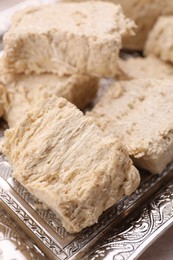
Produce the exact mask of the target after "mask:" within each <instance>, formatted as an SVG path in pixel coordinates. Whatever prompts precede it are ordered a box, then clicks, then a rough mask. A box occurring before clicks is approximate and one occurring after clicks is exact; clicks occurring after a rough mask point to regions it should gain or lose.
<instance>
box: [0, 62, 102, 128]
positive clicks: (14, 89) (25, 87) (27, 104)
mask: <svg viewBox="0 0 173 260" xmlns="http://www.w3.org/2000/svg"><path fill="white" fill-rule="evenodd" d="M1 89H2V90H3V93H4V90H5V95H4V94H3V96H1V97H0V104H1V103H2V108H3V109H4V110H5V113H4V118H5V119H6V120H7V122H8V124H9V126H10V127H13V126H14V125H15V124H16V123H17V122H18V121H19V120H20V119H21V118H22V117H23V116H24V114H25V113H26V112H27V111H28V109H29V108H31V107H32V106H34V104H36V103H37V102H38V100H39V98H40V97H41V96H45V97H46V96H48V95H50V94H54V95H56V96H59V97H64V98H66V99H67V100H69V101H70V102H72V103H73V104H75V105H76V106H77V107H78V108H80V109H84V108H85V107H86V106H87V105H88V103H89V102H91V100H92V99H93V98H94V97H95V95H96V93H97V89H98V80H97V79H96V78H93V77H89V76H85V75H72V76H69V77H67V76H64V77H59V76H58V75H56V74H50V73H44V74H39V75H37V74H31V75H25V74H14V73H11V72H10V71H9V70H7V69H6V68H5V66H4V63H3V60H2V59H1V60H0V90H1ZM1 101H2V102H1ZM0 108H1V106H0ZM0 112H1V110H0ZM0 115H1V116H2V114H0Z"/></svg>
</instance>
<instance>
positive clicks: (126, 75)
mask: <svg viewBox="0 0 173 260" xmlns="http://www.w3.org/2000/svg"><path fill="white" fill-rule="evenodd" d="M118 64H119V68H120V75H119V79H121V80H126V79H128V80H129V79H139V78H142V79H147V78H148V79H173V66H172V65H171V64H169V63H165V62H163V61H161V60H160V59H159V58H157V57H155V56H154V55H150V56H148V57H145V58H142V57H136V58H134V57H131V58H129V59H126V60H123V59H119V62H118Z"/></svg>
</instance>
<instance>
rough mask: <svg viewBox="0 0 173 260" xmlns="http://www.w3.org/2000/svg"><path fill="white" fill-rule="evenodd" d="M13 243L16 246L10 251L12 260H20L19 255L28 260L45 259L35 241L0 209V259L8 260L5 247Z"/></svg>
mask: <svg viewBox="0 0 173 260" xmlns="http://www.w3.org/2000/svg"><path fill="white" fill-rule="evenodd" d="M9 241H10V242H11V243H12V244H13V245H14V247H13V248H14V249H13V250H11V248H10V250H9V251H8V254H10V259H14V255H15V259H18V258H17V256H18V255H20V256H21V255H22V256H24V257H25V258H26V259H35V260H41V259H43V254H42V253H41V251H40V250H39V249H38V248H37V247H36V246H35V245H34V243H33V241H32V240H31V239H30V238H29V237H28V236H27V235H25V233H24V232H23V230H21V229H20V228H19V227H18V226H17V225H16V224H15V223H14V221H13V220H12V219H11V218H10V217H9V216H8V214H6V212H4V210H3V209H1V208H0V259H7V258H6V253H7V252H6V250H3V249H4V248H5V247H4V245H5V244H6V243H7V242H9Z"/></svg>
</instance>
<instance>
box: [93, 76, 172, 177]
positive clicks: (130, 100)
mask: <svg viewBox="0 0 173 260" xmlns="http://www.w3.org/2000/svg"><path fill="white" fill-rule="evenodd" d="M88 116H90V117H92V119H94V121H95V123H96V124H97V125H98V126H99V127H100V129H102V131H103V133H104V134H105V135H106V136H107V135H110V134H113V135H114V136H115V137H117V138H118V139H120V140H121V141H122V142H123V143H124V144H125V145H126V148H127V150H128V153H129V155H130V156H131V158H132V159H133V162H134V164H135V165H136V166H138V167H140V168H144V169H146V170H148V171H150V172H151V173H161V172H162V171H163V170H164V169H165V167H166V165H167V164H168V163H170V162H171V161H172V160H173V82H172V80H151V79H134V80H131V81H119V82H117V83H114V84H113V85H112V87H111V88H110V89H109V90H108V91H107V92H106V93H105V94H104V95H103V96H102V97H101V99H100V100H99V102H98V103H97V104H96V106H95V107H94V109H93V110H92V111H91V112H88Z"/></svg>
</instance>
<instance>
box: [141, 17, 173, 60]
mask: <svg viewBox="0 0 173 260" xmlns="http://www.w3.org/2000/svg"><path fill="white" fill-rule="evenodd" d="M145 53H146V54H147V55H148V54H154V55H156V56H158V57H159V58H160V59H161V60H163V61H168V62H171V63H173V16H167V17H164V16H163V17H160V18H159V19H158V21H157V23H156V24H155V26H154V28H153V30H152V31H151V32H150V34H149V37H148V39H147V42H146V46H145Z"/></svg>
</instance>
